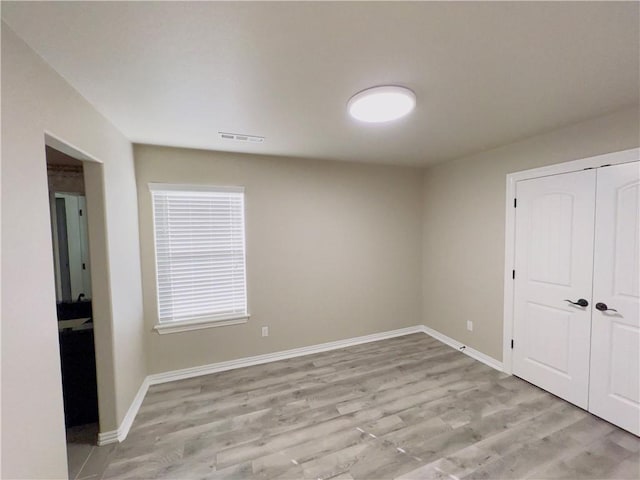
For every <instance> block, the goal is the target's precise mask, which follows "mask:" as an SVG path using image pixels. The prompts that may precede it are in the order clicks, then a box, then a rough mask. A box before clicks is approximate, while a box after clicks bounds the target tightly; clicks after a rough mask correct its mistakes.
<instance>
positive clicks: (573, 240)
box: [513, 170, 596, 408]
mask: <svg viewBox="0 0 640 480" xmlns="http://www.w3.org/2000/svg"><path fill="white" fill-rule="evenodd" d="M595 179H596V172H595V170H585V171H580V172H573V173H566V174H562V175H555V176H550V177H542V178H536V179H531V180H524V181H521V182H518V184H517V186H516V196H517V208H516V253H515V256H516V258H515V270H516V277H515V295H514V329H513V335H514V336H513V338H514V349H513V373H514V374H515V375H517V376H519V377H521V378H523V379H525V380H527V381H529V382H531V383H534V384H536V385H538V386H540V387H542V388H544V389H545V390H548V391H550V392H552V393H554V394H555V395H557V396H559V397H561V398H564V399H565V400H567V401H569V402H572V403H574V404H576V405H578V406H580V407H582V408H587V401H588V394H589V348H590V346H589V344H590V333H591V291H592V273H593V218H594V211H595ZM580 299H582V301H583V303H584V302H585V301H586V302H588V304H589V306H588V307H584V306H579V305H574V304H571V303H570V302H569V301H572V302H578V301H579V300H580Z"/></svg>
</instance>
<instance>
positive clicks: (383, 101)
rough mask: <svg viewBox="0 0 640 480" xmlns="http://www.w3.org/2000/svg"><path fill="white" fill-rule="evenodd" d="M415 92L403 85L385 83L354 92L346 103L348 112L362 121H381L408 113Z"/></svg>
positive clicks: (413, 101)
mask: <svg viewBox="0 0 640 480" xmlns="http://www.w3.org/2000/svg"><path fill="white" fill-rule="evenodd" d="M415 106H416V94H415V93H413V92H412V91H411V90H409V89H408V88H405V87H398V86H392V85H385V86H382V87H373V88H368V89H366V90H363V91H361V92H359V93H356V94H355V95H354V96H353V97H351V99H349V103H348V104H347V108H348V109H349V114H350V115H351V116H352V117H353V118H355V119H357V120H360V121H362V122H369V123H382V122H389V121H391V120H396V119H398V118H400V117H404V116H405V115H408V114H409V113H410V112H411V110H413V108H414V107H415Z"/></svg>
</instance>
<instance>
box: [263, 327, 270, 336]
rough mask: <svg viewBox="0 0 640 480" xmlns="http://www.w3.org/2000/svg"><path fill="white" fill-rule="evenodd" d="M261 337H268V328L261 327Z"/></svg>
mask: <svg viewBox="0 0 640 480" xmlns="http://www.w3.org/2000/svg"><path fill="white" fill-rule="evenodd" d="M262 336H263V337H268V336H269V327H262Z"/></svg>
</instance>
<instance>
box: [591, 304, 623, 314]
mask: <svg viewBox="0 0 640 480" xmlns="http://www.w3.org/2000/svg"><path fill="white" fill-rule="evenodd" d="M596 310H600V311H601V312H616V313H618V310H615V309H613V308H609V307H607V304H606V303H601V302H599V303H596Z"/></svg>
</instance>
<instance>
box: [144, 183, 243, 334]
mask: <svg viewBox="0 0 640 480" xmlns="http://www.w3.org/2000/svg"><path fill="white" fill-rule="evenodd" d="M148 188H149V195H150V197H151V212H152V213H151V221H152V231H153V262H154V275H155V278H154V283H155V289H156V291H155V307H156V318H155V324H154V326H153V329H154V330H155V331H156V332H158V333H159V334H167V333H177V332H185V331H191V330H200V329H204V328H211V327H222V326H227V325H238V324H243V323H247V321H248V320H249V318H250V317H251V315H250V314H249V296H248V278H247V247H246V215H245V213H246V206H245V198H246V197H245V189H244V187H242V186H214V185H192V184H177V183H149V184H148ZM155 192H185V193H191V192H196V193H197V192H202V193H207V192H212V193H225V192H228V193H241V194H242V232H243V233H242V249H243V259H244V300H245V311H244V312H243V313H241V314H230V315H228V316H220V317H209V318H196V319H191V320H190V319H185V320H177V321H175V320H174V321H169V322H167V321H165V322H161V321H160V288H159V284H158V254H157V249H158V242H157V233H156V203H155V200H154V193H155Z"/></svg>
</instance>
